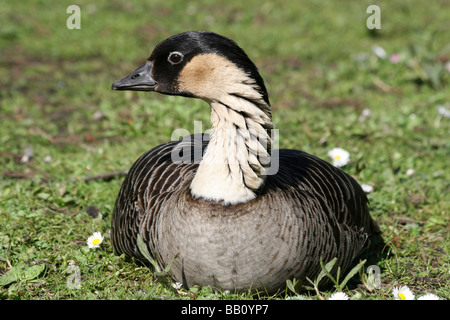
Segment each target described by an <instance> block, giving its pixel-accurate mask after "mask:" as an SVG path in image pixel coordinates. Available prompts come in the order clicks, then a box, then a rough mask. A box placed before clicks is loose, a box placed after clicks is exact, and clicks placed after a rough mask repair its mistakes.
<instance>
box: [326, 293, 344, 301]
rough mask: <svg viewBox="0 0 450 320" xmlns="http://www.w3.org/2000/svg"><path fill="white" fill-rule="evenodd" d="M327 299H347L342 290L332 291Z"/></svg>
mask: <svg viewBox="0 0 450 320" xmlns="http://www.w3.org/2000/svg"><path fill="white" fill-rule="evenodd" d="M328 300H348V295H346V294H345V293H344V292H336V293H333V294H332V295H331V296H330V297H329V298H328Z"/></svg>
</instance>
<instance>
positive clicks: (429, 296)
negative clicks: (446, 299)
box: [417, 293, 441, 300]
mask: <svg viewBox="0 0 450 320" xmlns="http://www.w3.org/2000/svg"><path fill="white" fill-rule="evenodd" d="M417 300H441V298H439V297H438V296H437V295H435V294H432V293H427V294H425V295H423V296H421V297H419V298H417Z"/></svg>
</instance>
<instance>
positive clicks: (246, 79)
mask: <svg viewBox="0 0 450 320" xmlns="http://www.w3.org/2000/svg"><path fill="white" fill-rule="evenodd" d="M112 89H114V90H133V91H155V92H159V93H163V94H168V95H179V96H186V97H194V98H200V99H203V100H205V101H207V102H209V103H211V102H213V101H220V100H221V99H222V98H223V97H224V95H227V94H236V95H240V96H249V98H250V99H255V100H258V99H261V100H262V101H261V102H262V103H263V104H265V105H267V106H268V105H269V98H268V94H267V91H266V88H265V85H264V81H263V79H262V78H261V76H260V74H259V72H258V69H257V68H256V66H255V65H254V63H253V62H252V61H251V60H250V59H249V58H248V56H247V54H246V53H245V52H244V51H243V50H242V49H241V48H240V47H239V46H238V45H237V44H236V43H235V42H234V41H233V40H231V39H228V38H226V37H223V36H221V35H218V34H216V33H213V32H206V31H190V32H184V33H180V34H177V35H174V36H172V37H170V38H168V39H166V40H164V41H163V42H161V43H159V44H158V45H157V46H156V47H155V49H154V50H153V52H152V53H151V55H150V57H149V58H148V59H147V61H146V62H145V64H143V65H142V66H140V67H138V68H137V69H136V70H135V71H134V72H133V73H131V74H130V75H128V76H127V77H125V78H123V79H121V80H117V81H116V82H114V84H113V85H112Z"/></svg>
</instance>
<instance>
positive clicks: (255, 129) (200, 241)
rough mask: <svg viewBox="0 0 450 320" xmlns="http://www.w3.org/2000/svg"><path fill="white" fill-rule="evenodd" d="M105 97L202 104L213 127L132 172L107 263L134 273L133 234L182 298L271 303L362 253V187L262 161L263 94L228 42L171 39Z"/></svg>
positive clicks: (150, 156)
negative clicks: (219, 292)
mask: <svg viewBox="0 0 450 320" xmlns="http://www.w3.org/2000/svg"><path fill="white" fill-rule="evenodd" d="M113 89H116V90H141V91H156V92H160V93H164V94H171V95H181V96H187V97H195V98H200V99H203V100H205V101H206V102H208V103H209V104H210V106H211V123H212V132H211V134H210V135H208V134H197V135H192V136H188V137H185V138H183V139H181V140H180V141H171V142H168V143H165V144H162V145H160V146H157V147H155V148H153V149H151V150H150V151H148V152H146V153H145V154H143V155H142V156H141V157H140V158H139V159H138V160H137V161H136V162H135V163H134V165H133V166H132V168H131V169H130V170H129V173H128V175H127V177H126V178H125V181H124V182H123V184H122V187H121V190H120V192H119V195H118V197H117V199H116V203H115V207H114V212H113V217H112V224H111V240H112V244H113V248H114V251H115V252H116V253H117V254H123V253H124V254H125V255H126V256H128V257H135V258H137V259H140V260H144V261H145V258H144V257H143V256H142V254H141V253H140V251H139V249H138V247H137V236H138V234H139V235H140V236H141V237H142V239H143V240H144V242H145V243H146V244H147V247H148V249H149V252H150V253H151V254H152V255H153V257H154V258H155V259H156V260H157V261H158V263H159V265H160V266H161V267H162V268H164V267H165V266H167V265H168V264H169V263H171V262H172V266H171V269H170V273H171V275H172V277H173V279H174V280H175V281H178V282H181V283H183V284H184V285H185V286H187V287H191V286H193V285H201V286H206V285H210V286H214V287H219V288H222V289H227V290H233V291H234V290H238V291H241V290H248V289H251V290H262V291H266V292H276V291H277V290H283V289H284V288H285V286H286V280H288V279H292V278H296V279H297V280H300V281H305V279H306V277H309V278H310V279H314V278H315V277H316V276H317V275H318V274H319V272H320V271H321V267H320V260H321V259H322V260H323V261H324V262H325V263H326V262H328V261H330V260H332V259H333V258H335V257H336V258H337V259H338V260H337V264H336V266H339V267H340V268H341V270H342V271H345V270H347V269H348V267H349V266H350V265H351V263H352V261H353V260H354V259H355V258H356V257H358V256H359V255H360V254H361V253H362V252H363V251H364V250H365V249H366V248H367V246H368V244H369V240H370V239H369V238H370V237H371V235H372V233H373V232H374V228H375V227H374V222H373V221H372V219H371V217H370V215H369V212H368V207H367V198H366V196H365V194H364V192H363V191H362V189H361V187H360V186H359V185H358V183H357V182H356V181H355V180H354V179H353V178H352V177H351V176H349V175H347V174H346V173H344V172H343V171H341V170H339V169H338V168H336V167H334V166H332V165H331V164H329V163H328V162H326V161H323V160H321V159H319V158H317V157H315V156H313V155H310V154H307V153H305V152H302V151H298V150H287V149H282V150H276V151H275V150H272V149H271V145H272V138H271V131H272V129H273V126H272V122H271V114H270V103H269V98H268V95H267V91H266V88H265V86H264V82H263V80H262V78H261V76H260V75H259V73H258V71H257V68H256V67H255V66H254V64H253V63H252V62H251V61H250V59H249V58H248V57H247V55H246V54H245V53H244V51H243V50H242V49H240V48H239V47H238V46H237V45H236V44H235V43H234V42H233V41H232V40H230V39H227V38H225V37H222V36H219V35H217V34H215V33H211V32H186V33H182V34H178V35H175V36H173V37H170V38H168V39H167V40H165V41H163V42H162V43H160V44H159V45H158V46H157V47H156V48H155V49H154V51H153V53H152V55H151V56H150V57H149V59H148V61H147V62H146V64H144V65H143V66H141V67H139V68H138V69H136V70H135V72H133V73H132V74H131V75H130V76H128V77H126V78H124V79H121V80H118V81H116V82H115V83H114V84H113ZM335 269H336V268H335ZM335 271H336V270H333V272H335Z"/></svg>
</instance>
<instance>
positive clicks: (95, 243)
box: [87, 232, 103, 249]
mask: <svg viewBox="0 0 450 320" xmlns="http://www.w3.org/2000/svg"><path fill="white" fill-rule="evenodd" d="M102 242H103V236H102V234H101V233H100V232H94V234H93V235H92V236H90V237H89V238H88V239H87V245H88V246H89V248H90V249H93V248H98V247H100V244H101V243H102Z"/></svg>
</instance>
